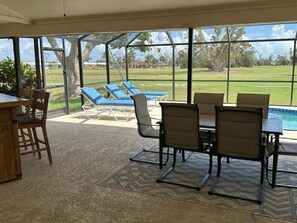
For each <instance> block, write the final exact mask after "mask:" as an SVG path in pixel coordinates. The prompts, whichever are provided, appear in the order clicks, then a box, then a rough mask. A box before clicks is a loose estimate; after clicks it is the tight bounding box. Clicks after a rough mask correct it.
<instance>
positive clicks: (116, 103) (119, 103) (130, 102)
mask: <svg viewBox="0 0 297 223" xmlns="http://www.w3.org/2000/svg"><path fill="white" fill-rule="evenodd" d="M101 104H102V105H114V106H134V102H133V100H107V101H105V102H103V103H101Z"/></svg>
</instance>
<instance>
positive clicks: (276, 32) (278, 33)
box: [272, 24, 296, 39]
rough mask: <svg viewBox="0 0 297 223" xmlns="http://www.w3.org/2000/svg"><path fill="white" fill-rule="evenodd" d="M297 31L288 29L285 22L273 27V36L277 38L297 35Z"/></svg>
mask: <svg viewBox="0 0 297 223" xmlns="http://www.w3.org/2000/svg"><path fill="white" fill-rule="evenodd" d="M295 33H296V31H295V30H286V29H285V25H283V24H282V25H275V26H273V27H272V37H273V38H275V39H281V38H292V37H294V36H295Z"/></svg>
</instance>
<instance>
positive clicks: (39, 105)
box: [17, 89, 53, 164]
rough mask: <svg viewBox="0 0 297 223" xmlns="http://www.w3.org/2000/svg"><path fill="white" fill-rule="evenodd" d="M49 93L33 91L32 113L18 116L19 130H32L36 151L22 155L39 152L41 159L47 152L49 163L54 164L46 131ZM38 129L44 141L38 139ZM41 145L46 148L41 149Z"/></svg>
mask: <svg viewBox="0 0 297 223" xmlns="http://www.w3.org/2000/svg"><path fill="white" fill-rule="evenodd" d="M48 101H49V93H48V92H46V91H44V90H39V89H38V90H33V93H32V104H31V112H30V114H29V115H24V116H18V117H17V121H18V129H20V130H22V129H28V128H29V129H31V130H32V132H33V136H34V137H33V138H34V142H33V143H34V146H35V148H36V150H32V151H26V152H23V153H22V154H29V153H35V152H37V154H38V157H39V158H41V151H46V152H47V155H48V160H49V163H50V164H52V163H53V161H52V155H51V150H50V144H49V140H48V135H47V130H46V118H47V110H48ZM37 128H41V131H42V135H43V139H41V138H40V137H38V133H37V131H36V129H37ZM40 144H42V145H44V148H41V147H40Z"/></svg>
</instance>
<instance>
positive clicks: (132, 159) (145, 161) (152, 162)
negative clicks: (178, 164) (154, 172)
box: [129, 148, 173, 166]
mask: <svg viewBox="0 0 297 223" xmlns="http://www.w3.org/2000/svg"><path fill="white" fill-rule="evenodd" d="M143 152H147V153H159V151H154V150H147V149H143V150H142V151H140V152H139V153H137V154H136V155H134V156H133V157H130V158H129V160H131V161H134V162H140V163H149V164H157V165H159V164H160V161H148V160H141V159H137V158H136V157H137V156H138V155H139V154H141V153H143ZM168 153H169V148H168V149H167V152H166V153H164V152H163V154H167V158H166V161H165V162H162V163H161V165H162V166H165V165H166V164H167V162H168V160H169V155H173V154H170V153H169V154H168Z"/></svg>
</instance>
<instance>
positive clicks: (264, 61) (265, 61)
mask: <svg viewBox="0 0 297 223" xmlns="http://www.w3.org/2000/svg"><path fill="white" fill-rule="evenodd" d="M272 57H273V56H272V55H270V56H269V57H268V58H263V57H262V56H261V55H260V56H259V58H258V59H255V64H256V65H257V66H272V65H273V59H272Z"/></svg>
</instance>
